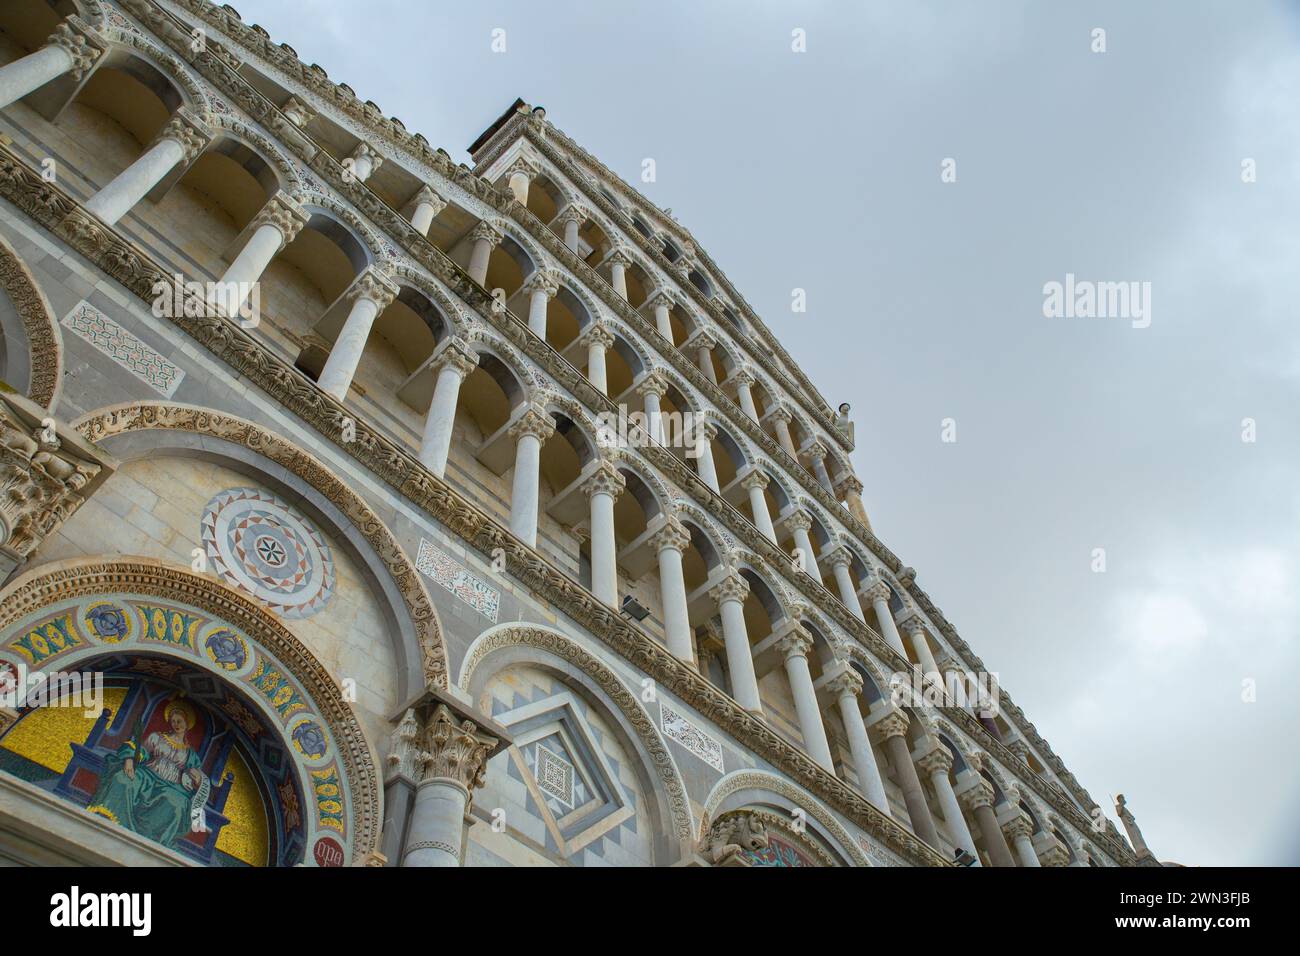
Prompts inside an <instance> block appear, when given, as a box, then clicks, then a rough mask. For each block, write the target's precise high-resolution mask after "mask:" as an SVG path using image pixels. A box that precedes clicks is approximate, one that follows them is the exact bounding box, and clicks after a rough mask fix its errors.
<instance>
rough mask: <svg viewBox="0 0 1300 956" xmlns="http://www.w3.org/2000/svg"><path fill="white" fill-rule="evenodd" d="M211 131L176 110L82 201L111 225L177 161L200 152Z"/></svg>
mask: <svg viewBox="0 0 1300 956" xmlns="http://www.w3.org/2000/svg"><path fill="white" fill-rule="evenodd" d="M211 138H212V134H211V133H210V132H209V131H208V130H207V129H206V128H205V127H203V126H202V125H201V124H200V123H199V122H198V121H197V120H195V119H194V118H192V117H190V116H188V115H186V114H185V112H184V111H183V110H182V111H179V112H177V113H176V115H175V116H173V117H172V118H171V119H170V120H168V121H167V124H166V125H165V126H164V127H163V128H162V130H161V131H160V132H159V133H158V138H157V139H155V140H154V142H153V145H152V146H150V147H149V148H148V149H147V150H145V151H144V153H143V154H142V155H141V156H140V157H139V158H138V159H137V160H136V161H135V162H134V163H132V164H131V165H130V166H128V167H127V168H126V169H124V170H122V171H121V172H120V173H118V174H117V176H116V177H114V178H113V181H112V182H110V183H109V184H108V185H107V186H105V187H104V188H103V189H101V190H100V191H99V192H97V193H95V195H93V196H91V197H90V199H89V200H87V202H86V210H87V211H88V212H92V213H94V214H95V215H96V216H98V217H99V218H100V220H102V221H103V222H104V223H105V224H107V225H110V226H111V225H113V224H114V223H116V222H117V221H118V220H119V219H121V218H122V217H123V216H125V215H126V214H127V213H128V212H130V211H131V209H132V208H133V207H134V206H135V204H136V203H138V202H139V201H140V200H141V199H144V197H145V196H147V195H149V191H150V190H151V189H153V188H154V187H155V186H157V185H158V184H159V183H160V182H162V181H163V180H164V179H166V178H167V174H168V173H170V172H171V171H172V170H173V169H175V168H176V167H177V166H180V165H189V164H190V163H192V162H193V161H194V160H195V159H196V158H197V157H198V155H199V153H201V152H203V149H204V148H205V147H206V146H207V145H208V142H209V141H210V140H211Z"/></svg>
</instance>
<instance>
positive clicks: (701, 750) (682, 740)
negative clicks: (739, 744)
mask: <svg viewBox="0 0 1300 956" xmlns="http://www.w3.org/2000/svg"><path fill="white" fill-rule="evenodd" d="M659 722H660V724H661V725H662V726H663V728H664V734H665V735H667V736H668V737H669V738H671V739H672V740H675V741H677V742H678V743H679V744H681V745H682V746H683V747H685V748H686V749H687V750H689V751H690V752H691V753H693V754H695V756H697V757H699V758H700V759H701V760H703V761H704V762H705V763H707V764H708V765H709V766H710V767H712V768H713V769H714V770H716V771H718V773H722V772H723V771H722V744H720V743H718V742H717V741H716V740H714V739H713V738H712V737H710V736H709V735H708V734H706V733H705V732H704V731H702V730H701V729H700V728H699V727H696V726H695V724H693V723H691V721H690V720H689V719H688V718H687V717H686V715H685V714H679V713H678V712H677V711H675V710H673V709H672V708H671V707H669V706H668V704H667V702H665V701H663V700H661V701H659Z"/></svg>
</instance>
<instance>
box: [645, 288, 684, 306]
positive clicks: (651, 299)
mask: <svg viewBox="0 0 1300 956" xmlns="http://www.w3.org/2000/svg"><path fill="white" fill-rule="evenodd" d="M644 306H645V308H647V309H657V308H659V307H660V306H663V307H664V308H665V309H668V310H669V311H671V310H673V309H675V308H677V298H676V297H675V296H674V295H673V294H672V293H671V292H669V291H668V290H667V289H655V290H654V291H653V292H651V293H650V295H649V296H647V297H646V300H645V303H644Z"/></svg>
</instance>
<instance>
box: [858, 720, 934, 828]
mask: <svg viewBox="0 0 1300 956" xmlns="http://www.w3.org/2000/svg"><path fill="white" fill-rule="evenodd" d="M907 724H908V718H907V714H905V713H903V712H902V711H901V710H896V711H894V712H892V713H890V714H888V715H887V716H885V717H882V718H881V719H880V720H878V721H876V723H875V724H874V725H873V726H874V727H875V728H876V733H877V734H879V735H880V738H881V740H883V741H884V745H885V750H886V751H887V752H888V753H889V762H890V763H892V764H893V765H894V773H895V774H897V775H898V785H899V787H901V788H902V790H903V800H904V802H905V803H906V804H907V814H908V816H909V817H911V819H912V830H913V832H914V833H916V835H917V836H919V837H920V838H921V839H922V840H924V841H925V842H926V843H928V844H930V845H931V846H938V845H939V831H938V830H936V829H935V827H934V817H932V816H931V815H930V805H929V804H928V803H926V800H925V791H924V790H922V789H921V780H920V778H919V777H917V775H916V767H915V765H913V763H912V752H911V750H910V749H908V746H907Z"/></svg>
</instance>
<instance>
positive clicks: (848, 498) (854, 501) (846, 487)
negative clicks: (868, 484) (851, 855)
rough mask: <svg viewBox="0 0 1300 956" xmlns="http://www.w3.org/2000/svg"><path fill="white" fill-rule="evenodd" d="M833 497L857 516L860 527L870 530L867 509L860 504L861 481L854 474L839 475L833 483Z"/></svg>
mask: <svg viewBox="0 0 1300 956" xmlns="http://www.w3.org/2000/svg"><path fill="white" fill-rule="evenodd" d="M835 497H837V498H839V499H840V500H842V501H843V502H844V504H845V506H846V507H847V508H848V509H849V514H851V515H853V517H855V518H857V519H858V521H859V522H860V523H861V524H862V527H864V528H866V529H867V530H868V531H870V530H871V521H870V520H869V519H868V518H867V509H866V508H865V507H864V506H863V504H862V482H861V481H859V480H858V478H857V476H856V475H840V478H839V481H837V482H836V483H835Z"/></svg>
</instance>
